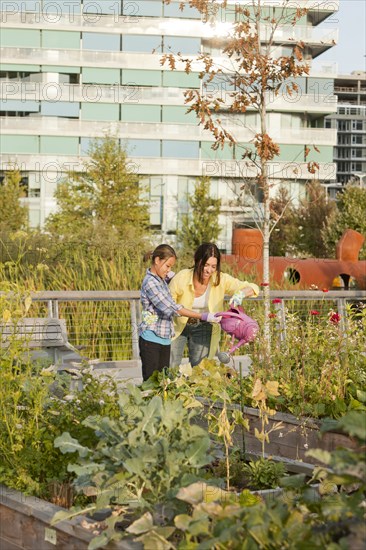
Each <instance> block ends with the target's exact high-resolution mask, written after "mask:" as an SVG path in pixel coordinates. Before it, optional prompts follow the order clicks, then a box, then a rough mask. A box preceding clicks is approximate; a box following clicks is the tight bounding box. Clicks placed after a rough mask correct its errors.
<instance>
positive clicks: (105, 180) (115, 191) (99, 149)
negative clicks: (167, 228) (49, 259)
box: [46, 136, 149, 239]
mask: <svg viewBox="0 0 366 550" xmlns="http://www.w3.org/2000/svg"><path fill="white" fill-rule="evenodd" d="M89 156H90V160H89V161H88V162H87V163H85V170H84V171H83V172H82V173H80V172H72V173H71V174H70V175H69V177H68V178H67V179H66V180H65V181H63V182H62V183H60V184H59V186H58V188H57V191H56V193H55V197H56V201H57V206H58V210H57V212H56V213H54V214H51V215H50V216H49V218H48V220H47V224H46V228H47V230H48V231H50V232H52V233H54V234H57V235H62V236H70V235H71V236H75V235H80V236H85V237H86V238H87V236H88V235H92V234H93V233H98V234H103V235H106V234H107V235H108V234H109V235H110V234H115V235H116V237H117V238H123V239H126V236H128V235H130V238H133V237H140V236H141V235H143V234H144V232H145V231H146V230H147V228H148V225H149V216H148V203H147V200H146V199H144V198H143V189H142V188H141V185H140V184H139V178H138V175H137V173H136V170H135V166H134V164H133V163H129V162H128V159H127V156H126V152H125V151H124V150H123V149H122V148H121V146H120V144H119V140H118V139H116V138H114V137H112V136H107V137H105V138H103V139H97V140H95V141H94V142H93V144H92V146H91V149H90V151H89Z"/></svg>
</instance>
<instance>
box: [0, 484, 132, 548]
mask: <svg viewBox="0 0 366 550" xmlns="http://www.w3.org/2000/svg"><path fill="white" fill-rule="evenodd" d="M59 510H62V508H60V507H59V506H55V505H54V504H51V503H49V502H46V501H45V500H41V499H39V498H35V497H30V496H25V495H24V494H23V493H20V492H19V491H15V490H14V489H8V488H7V487H6V486H5V485H0V516H1V523H0V548H1V550H18V549H20V548H21V549H23V550H24V549H26V550H55V548H57V550H86V549H87V548H88V544H89V542H90V541H91V539H92V538H93V537H94V535H93V534H92V532H91V530H88V529H85V528H83V527H82V526H81V522H82V520H83V519H84V520H85V518H83V517H78V518H75V519H71V520H69V521H62V522H60V523H58V524H57V525H55V526H52V527H50V522H51V520H52V518H53V516H54V515H55V513H56V512H58V511H59ZM105 548H107V549H108V550H117V549H118V550H142V545H140V544H139V543H135V542H131V541H128V540H126V541H121V542H119V543H116V544H115V543H110V544H108V546H106V547H105Z"/></svg>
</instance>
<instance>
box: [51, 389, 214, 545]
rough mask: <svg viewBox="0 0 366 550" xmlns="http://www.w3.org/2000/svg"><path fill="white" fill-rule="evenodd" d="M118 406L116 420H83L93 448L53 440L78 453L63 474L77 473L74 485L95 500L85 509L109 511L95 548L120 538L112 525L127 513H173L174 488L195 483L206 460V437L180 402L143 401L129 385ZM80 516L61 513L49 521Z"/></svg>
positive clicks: (63, 438)
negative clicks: (162, 510) (169, 510)
mask: <svg viewBox="0 0 366 550" xmlns="http://www.w3.org/2000/svg"><path fill="white" fill-rule="evenodd" d="M119 407H120V416H119V417H118V418H114V419H112V418H109V417H107V416H104V417H103V416H90V417H88V418H87V419H86V420H84V421H83V425H84V426H86V427H87V428H90V429H92V430H93V431H94V433H95V435H96V437H97V439H98V442H97V443H96V444H95V445H93V446H91V445H89V446H86V445H82V444H81V443H80V442H79V441H78V440H77V439H75V438H73V437H71V436H70V434H69V433H64V434H62V436H60V437H58V438H56V440H55V446H56V447H57V448H59V449H60V450H61V452H63V453H75V452H76V453H77V454H78V457H77V460H76V461H75V463H74V464H69V466H68V470H69V471H70V472H73V473H74V474H75V475H76V480H75V487H76V488H77V489H78V490H79V491H81V492H83V493H84V494H85V495H86V496H88V497H92V498H93V500H94V502H92V503H91V504H90V505H88V506H87V507H86V508H85V509H84V511H87V512H89V513H91V512H94V511H97V510H100V509H109V510H110V514H111V515H110V517H109V518H108V519H107V520H106V522H107V525H108V528H107V530H106V531H104V532H103V533H101V534H100V537H101V538H100V539H98V540H97V541H96V543H95V544H99V542H100V543H102V542H103V543H105V542H106V541H107V540H115V539H116V538H121V534H118V533H116V531H115V529H114V527H115V524H116V523H117V522H120V521H121V520H122V519H123V516H124V515H125V514H131V510H132V511H133V510H135V511H136V514H137V517H139V515H141V513H143V512H144V511H145V510H149V511H152V510H153V508H154V505H157V504H158V503H159V506H160V507H161V506H163V505H164V503H169V507H170V508H172V509H174V499H175V495H176V493H177V491H178V489H179V488H180V487H182V486H185V485H187V484H189V483H191V482H192V481H194V480H195V479H198V478H199V475H200V473H202V468H203V467H204V466H206V465H207V464H209V463H210V461H211V456H210V455H209V447H210V439H209V436H208V434H207V433H206V432H205V430H203V429H202V428H200V427H199V426H197V425H194V424H192V423H191V419H192V417H193V416H194V414H195V412H194V411H192V410H191V411H189V410H187V409H186V408H184V406H183V404H182V402H181V401H171V400H165V401H163V400H162V398H161V397H159V396H154V397H152V399H150V400H148V401H146V400H145V399H144V397H143V395H142V393H141V391H140V390H139V389H138V388H137V387H134V386H129V387H128V391H126V392H124V393H121V395H120V397H119ZM81 512H82V510H80V508H76V509H73V508H72V509H71V510H70V511H68V512H60V513H59V514H56V516H55V518H54V522H57V521H60V520H62V519H65V518H69V517H72V516H73V515H77V514H79V513H81ZM114 512H115V513H114ZM93 547H94V548H96V547H98V546H93Z"/></svg>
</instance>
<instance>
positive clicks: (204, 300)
mask: <svg viewBox="0 0 366 550" xmlns="http://www.w3.org/2000/svg"><path fill="white" fill-rule="evenodd" d="M209 295H210V285H208V287H207V288H206V290H205V292H204V293H203V294H202V295H201V296H198V297H197V298H194V300H193V304H192V309H193V311H205V310H207V304H208V297H209Z"/></svg>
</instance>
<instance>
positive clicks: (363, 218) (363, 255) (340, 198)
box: [322, 185, 366, 260]
mask: <svg viewBox="0 0 366 550" xmlns="http://www.w3.org/2000/svg"><path fill="white" fill-rule="evenodd" d="M346 229H354V230H355V231H358V232H359V233H361V234H362V235H364V236H365V237H366V189H362V188H361V187H358V186H354V185H347V186H346V188H345V189H344V191H341V192H339V193H338V194H337V209H336V211H335V212H333V214H332V216H330V217H329V218H328V221H327V224H326V226H325V227H324V228H323V231H322V237H323V239H324V242H325V247H326V250H327V254H328V256H329V257H334V253H335V247H336V244H337V241H338V240H339V238H340V237H341V236H342V234H343V233H344V231H345V230H346ZM360 259H363V260H365V259H366V243H364V245H363V247H362V249H361V252H360Z"/></svg>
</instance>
